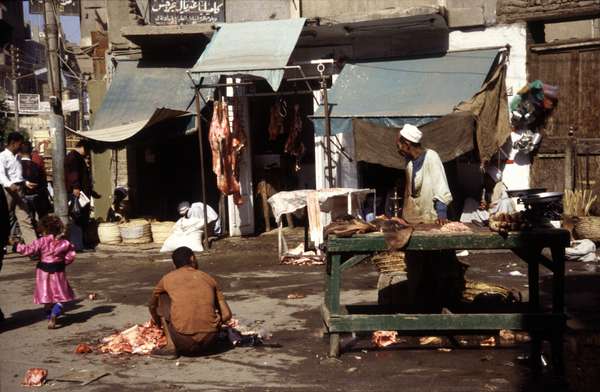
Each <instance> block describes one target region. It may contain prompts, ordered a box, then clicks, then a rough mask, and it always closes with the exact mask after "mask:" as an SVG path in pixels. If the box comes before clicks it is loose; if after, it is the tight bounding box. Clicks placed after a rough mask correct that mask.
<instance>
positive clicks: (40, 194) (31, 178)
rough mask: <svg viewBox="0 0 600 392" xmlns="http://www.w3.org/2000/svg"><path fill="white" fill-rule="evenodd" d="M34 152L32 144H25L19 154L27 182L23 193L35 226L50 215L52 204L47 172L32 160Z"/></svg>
mask: <svg viewBox="0 0 600 392" xmlns="http://www.w3.org/2000/svg"><path fill="white" fill-rule="evenodd" d="M32 152H33V148H32V146H31V142H29V141H25V142H23V144H22V145H21V150H20V152H19V159H20V160H21V166H22V169H23V179H24V180H25V188H24V189H23V191H24V192H23V193H24V195H25V201H26V202H27V207H28V208H29V215H30V216H31V220H32V222H34V225H35V222H37V221H39V220H40V219H41V218H43V217H44V216H46V215H47V214H48V211H49V210H50V203H49V201H48V183H47V180H46V172H45V170H44V168H43V167H40V166H39V164H37V163H35V162H34V161H33V160H32V157H31V154H32Z"/></svg>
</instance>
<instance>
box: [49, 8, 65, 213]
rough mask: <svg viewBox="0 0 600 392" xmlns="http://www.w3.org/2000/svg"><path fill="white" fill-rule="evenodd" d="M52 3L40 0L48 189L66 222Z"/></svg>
mask: <svg viewBox="0 0 600 392" xmlns="http://www.w3.org/2000/svg"><path fill="white" fill-rule="evenodd" d="M54 3H55V0H44V30H45V33H46V48H47V52H48V81H49V83H50V91H51V97H50V106H51V109H52V110H51V111H50V118H49V127H50V137H51V139H52V187H53V188H54V213H55V214H56V215H57V216H58V217H59V218H60V219H61V220H62V221H63V223H65V224H66V223H68V219H69V218H68V216H69V214H68V207H67V189H66V184H65V155H66V138H65V119H64V117H63V112H62V103H61V98H62V94H61V78H60V59H59V57H58V56H60V53H59V44H58V24H57V18H58V17H59V16H58V15H57V14H56V13H55V10H56V8H55V6H56V4H54Z"/></svg>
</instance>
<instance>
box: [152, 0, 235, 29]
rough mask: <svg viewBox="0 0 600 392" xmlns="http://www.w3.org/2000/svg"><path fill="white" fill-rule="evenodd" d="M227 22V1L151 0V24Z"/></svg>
mask: <svg viewBox="0 0 600 392" xmlns="http://www.w3.org/2000/svg"><path fill="white" fill-rule="evenodd" d="M224 21H225V0H150V23H152V24H157V25H182V24H200V23H217V22H224Z"/></svg>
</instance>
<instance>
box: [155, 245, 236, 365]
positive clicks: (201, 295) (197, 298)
mask: <svg viewBox="0 0 600 392" xmlns="http://www.w3.org/2000/svg"><path fill="white" fill-rule="evenodd" d="M172 258H173V264H175V268H176V269H175V271H172V272H169V273H168V274H166V275H165V276H163V277H162V279H161V280H160V281H159V282H158V284H157V285H156V287H155V288H154V291H153V293H152V298H151V299H150V306H149V307H150V314H151V315H152V319H153V320H154V322H155V323H156V325H160V326H162V328H163V330H164V332H165V335H166V337H167V345H166V346H165V347H163V348H160V349H157V350H155V351H153V353H152V355H153V356H155V357H160V358H165V359H175V358H177V356H178V355H202V354H206V353H208V352H210V350H211V348H212V347H213V345H214V343H215V342H216V340H217V335H218V332H219V329H220V327H221V324H222V323H225V322H227V321H229V320H230V319H231V310H230V309H229V305H227V302H225V298H224V297H223V293H222V292H221V290H220V289H219V286H218V285H217V282H216V281H215V279H214V278H213V277H212V276H210V275H209V274H207V273H205V272H202V271H199V270H198V262H197V260H196V256H194V252H192V250H191V249H190V248H188V247H185V246H183V247H180V248H177V249H175V251H174V252H173V255H172Z"/></svg>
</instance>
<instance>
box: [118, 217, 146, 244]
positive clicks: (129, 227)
mask: <svg viewBox="0 0 600 392" xmlns="http://www.w3.org/2000/svg"><path fill="white" fill-rule="evenodd" d="M119 231H120V232H121V238H123V243H124V244H147V243H149V242H152V231H151V230H150V222H148V221H147V220H145V219H134V220H131V221H129V222H127V223H122V224H120V225H119Z"/></svg>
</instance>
